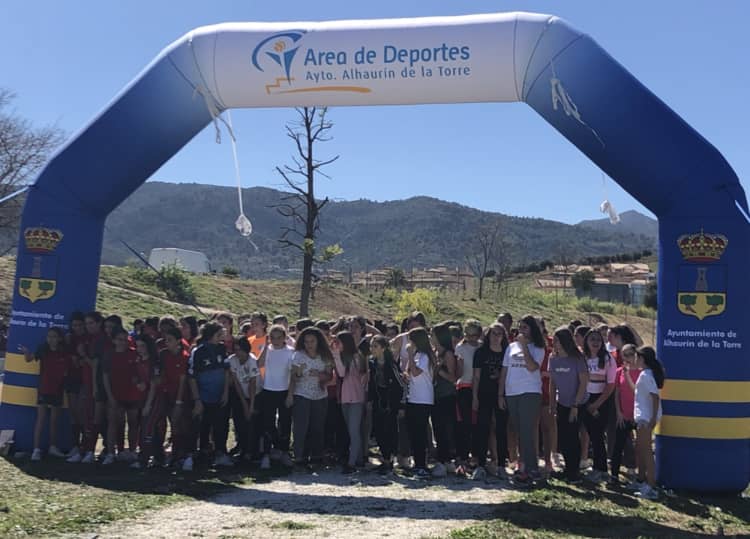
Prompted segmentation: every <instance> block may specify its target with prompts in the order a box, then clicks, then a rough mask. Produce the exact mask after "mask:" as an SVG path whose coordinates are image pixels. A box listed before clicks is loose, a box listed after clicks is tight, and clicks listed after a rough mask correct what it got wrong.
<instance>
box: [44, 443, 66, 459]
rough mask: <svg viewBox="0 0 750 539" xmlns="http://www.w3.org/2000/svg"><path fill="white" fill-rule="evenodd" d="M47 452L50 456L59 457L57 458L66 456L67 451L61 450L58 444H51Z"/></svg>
mask: <svg viewBox="0 0 750 539" xmlns="http://www.w3.org/2000/svg"><path fill="white" fill-rule="evenodd" d="M47 454H48V455H49V456H50V457H57V458H63V457H64V456H65V453H63V452H62V451H60V450H59V449H58V448H57V446H54V445H51V446H49V449H48V450H47Z"/></svg>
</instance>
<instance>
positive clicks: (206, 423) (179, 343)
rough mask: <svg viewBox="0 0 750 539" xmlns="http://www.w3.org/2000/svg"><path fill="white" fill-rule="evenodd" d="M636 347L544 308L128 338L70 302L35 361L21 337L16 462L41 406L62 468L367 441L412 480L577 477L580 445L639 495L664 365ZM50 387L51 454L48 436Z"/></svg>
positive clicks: (314, 455)
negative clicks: (63, 412) (34, 379)
mask: <svg viewBox="0 0 750 539" xmlns="http://www.w3.org/2000/svg"><path fill="white" fill-rule="evenodd" d="M638 344H641V343H640V342H639V338H638V336H637V334H635V332H634V331H633V330H632V329H631V328H630V327H629V326H628V325H617V326H614V327H611V328H610V327H607V326H605V325H599V326H597V327H593V328H590V327H586V326H584V325H583V324H581V323H580V321H574V322H571V324H570V325H569V326H564V327H560V328H558V329H556V330H555V331H554V332H553V333H552V334H551V335H550V334H548V333H547V330H546V327H545V324H544V320H543V319H541V318H536V317H534V316H531V315H526V316H524V317H522V318H521V319H520V320H519V322H518V324H517V326H515V327H514V325H513V319H512V316H511V315H510V314H507V313H505V314H501V315H500V316H499V317H498V319H497V321H495V322H493V323H491V324H490V325H489V326H488V327H483V326H482V324H481V323H480V322H478V321H477V320H472V319H470V320H467V321H466V322H465V323H460V322H457V321H446V322H442V323H439V324H436V325H434V326H432V327H431V328H429V329H428V326H427V321H426V320H425V317H424V315H423V314H422V313H420V312H414V313H412V314H411V315H410V316H409V317H408V318H407V319H405V320H404V321H403V322H402V324H401V325H400V326H399V325H397V324H383V323H381V322H380V321H378V322H373V323H371V322H370V321H368V320H366V319H365V318H364V317H361V316H357V317H349V318H347V317H341V318H340V319H338V320H336V321H332V322H329V321H323V320H321V321H317V322H314V321H313V320H310V319H303V320H299V321H298V322H297V323H296V324H295V325H294V326H293V327H292V328H291V329H290V328H289V324H288V321H287V319H286V318H285V317H284V316H277V317H276V318H274V319H273V320H272V321H271V323H269V320H268V317H267V316H266V315H265V314H264V313H261V312H256V313H252V314H250V315H247V316H244V317H241V318H240V320H239V331H238V332H236V334H235V331H234V318H233V316H232V315H231V314H229V313H221V314H218V315H216V316H215V317H214V318H213V319H212V320H210V321H206V320H196V319H195V318H194V317H185V318H181V319H179V320H176V319H175V318H172V317H169V316H167V317H163V318H161V319H159V318H156V317H154V318H149V319H146V320H145V321H142V320H136V321H135V323H134V330H133V331H132V332H130V333H129V332H127V331H126V330H125V329H124V328H123V324H122V320H121V319H120V317H118V316H116V315H112V316H108V317H106V318H103V317H102V315H101V314H100V313H98V312H91V313H87V314H85V315H84V314H82V313H73V315H72V316H71V319H70V332H69V333H68V334H65V333H64V332H63V330H62V329H60V328H50V330H49V332H48V334H47V338H46V342H45V343H43V344H42V345H41V346H40V347H39V348H38V349H37V351H36V352H35V353H34V354H32V353H31V352H30V350H28V349H27V348H25V347H21V348H22V351H23V353H24V354H25V355H26V359H27V361H33V360H35V359H36V360H38V361H40V362H41V372H40V383H39V390H38V405H39V406H38V416H37V422H36V426H35V430H34V451H33V453H32V460H39V459H41V458H42V451H41V447H40V441H41V439H42V433H43V430H44V428H45V426H46V422H47V416H48V415H49V416H50V417H49V419H50V435H49V440H50V445H49V448H48V450H47V453H48V454H49V455H51V456H57V457H63V456H65V457H66V458H67V460H68V462H71V463H78V462H80V463H93V462H95V461H96V460H97V457H96V456H95V449H96V446H97V442H98V439H99V436H101V437H102V441H103V445H104V451H103V452H102V454H101V455H100V459H101V463H102V464H103V465H110V464H112V463H114V462H115V461H125V462H129V463H130V466H131V467H132V468H144V467H149V466H153V465H172V466H179V467H180V468H181V469H182V470H184V471H190V470H192V469H193V467H194V466H195V465H196V464H197V463H205V462H209V463H210V462H211V461H212V462H213V465H214V466H233V465H234V464H235V463H237V462H241V461H245V460H247V461H251V462H252V461H256V462H259V463H260V468H261V469H268V468H270V467H271V462H272V461H274V460H277V461H280V462H281V463H282V464H283V465H285V466H300V467H312V468H316V467H318V466H320V465H322V464H323V463H324V462H326V461H328V462H330V461H331V460H333V461H339V462H340V463H341V465H342V472H343V473H346V474H350V473H356V472H357V471H359V470H363V469H370V468H371V466H370V465H369V457H370V446H371V444H370V440H371V437H372V436H374V439H375V441H376V445H377V447H378V448H379V453H380V454H379V461H380V463H379V466H377V471H378V472H381V473H389V472H390V471H391V470H392V469H393V466H394V461H396V463H397V464H398V465H399V466H400V467H402V468H403V469H404V470H405V471H406V472H407V473H409V474H411V475H413V476H414V477H416V478H426V477H430V476H433V477H442V476H445V475H447V474H448V473H456V474H459V475H464V476H470V477H471V478H473V479H484V478H486V477H487V475H488V474H490V473H491V474H495V475H497V476H499V477H501V478H503V479H509V480H511V481H513V482H514V483H515V484H519V485H524V484H535V483H536V482H537V481H540V480H544V479H546V478H547V477H549V476H550V475H552V476H553V477H556V478H558V479H561V480H564V481H568V482H571V483H577V482H580V481H581V480H582V478H581V469H582V468H584V469H585V465H586V462H587V456H588V453H589V448H590V449H591V452H592V453H593V467H592V470H591V471H590V473H589V474H588V478H589V479H590V480H593V481H596V482H601V481H609V482H610V483H612V484H617V485H619V484H620V467H621V463H622V462H623V455H624V459H625V460H626V465H627V466H628V468H632V467H634V465H635V464H637V469H638V471H637V477H636V478H635V479H634V480H633V481H631V483H630V484H629V485H628V487H632V488H633V489H635V490H636V491H637V495H640V496H643V497H646V498H655V497H657V496H658V492H657V490H656V489H655V478H654V460H653V453H652V435H653V429H654V427H655V425H656V423H657V422H658V420H659V418H660V416H661V403H660V399H659V390H660V388H661V387H663V384H664V375H665V373H664V369H663V367H662V365H661V363H660V362H659V361H658V360H657V358H656V354H655V352H654V349H653V348H651V347H648V346H640V347H637V345H638ZM65 397H66V398H67V403H68V408H69V410H70V418H71V429H72V432H71V434H72V449H71V450H70V452H69V453H67V454H63V452H62V451H60V449H58V447H57V443H56V442H57V439H58V432H57V423H58V421H57V420H58V416H59V412H60V409H61V406H62V405H63V400H64V398H65ZM230 418H231V420H232V421H231V422H232V424H233V426H234V431H235V440H236V442H237V446H236V447H235V448H234V449H233V450H232V451H228V450H227V439H228V434H229V426H230ZM126 423H127V430H126V429H125V424H126ZM633 431H635V432H636V440H635V444H633V440H632V434H633ZM126 433H127V444H126V443H125V442H126V441H125V434H126ZM433 441H434V443H433ZM167 446H169V447H170V448H171V450H170V451H169V454H167V452H166V451H165V447H167ZM290 449H291V452H290ZM560 454H561V455H562V460H563V461H564V465H561V462H560V456H559V455H560ZM540 456H541V458H542V459H543V462H544V465H543V467H540ZM211 459H212V460H211ZM412 459H413V465H412V464H411V460H412ZM428 460H434V465H433V466H432V468H431V469H430V468H428V465H427V463H428ZM608 463H609V465H610V468H609V472H608ZM509 468H510V469H512V471H513V473H512V476H509V475H508V469H509ZM555 468H561V469H559V470H556V469H555Z"/></svg>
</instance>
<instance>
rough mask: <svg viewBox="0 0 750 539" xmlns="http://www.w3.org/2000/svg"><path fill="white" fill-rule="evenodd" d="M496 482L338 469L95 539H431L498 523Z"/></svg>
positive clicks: (124, 525)
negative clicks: (269, 537) (494, 517)
mask: <svg viewBox="0 0 750 539" xmlns="http://www.w3.org/2000/svg"><path fill="white" fill-rule="evenodd" d="M509 492H510V490H508V486H507V484H506V483H503V482H500V481H499V480H496V479H490V480H489V481H488V482H484V481H482V482H475V481H469V480H467V479H459V478H455V477H454V478H446V479H442V480H427V481H425V480H414V479H410V478H407V477H402V476H388V477H381V476H378V475H376V474H373V473H360V474H355V475H354V476H345V475H342V474H341V473H340V472H339V471H338V470H326V471H321V472H319V473H316V474H311V473H294V474H292V475H290V476H287V477H284V478H281V479H275V480H273V481H270V482H267V483H254V484H250V485H247V486H242V487H234V488H233V489H232V490H231V491H229V492H226V493H222V494H220V495H218V496H215V497H213V498H211V499H209V500H205V501H195V502H188V503H182V504H178V505H175V506H171V507H168V508H165V509H161V510H158V511H153V512H150V513H147V514H145V515H143V516H142V517H140V518H138V519H135V520H125V521H118V522H115V523H112V524H109V525H107V526H105V527H103V528H101V529H99V530H97V531H96V532H94V533H93V534H91V533H89V534H87V535H85V536H83V537H88V538H91V537H92V536H93V537H97V536H98V537H101V538H119V537H122V538H127V539H137V538H148V539H156V538H162V537H164V538H170V539H172V538H175V537H210V538H220V537H221V538H230V537H263V536H267V535H268V534H271V535H272V536H273V537H306V538H307V537H352V538H357V539H363V538H368V537H430V536H444V535H446V534H447V533H448V532H449V531H450V530H452V529H456V528H463V527H466V526H470V525H472V524H476V523H477V522H478V521H481V520H485V519H488V518H491V517H492V515H493V511H494V508H495V507H496V505H497V504H498V503H500V502H502V501H503V500H505V499H506V498H507V496H508V494H509Z"/></svg>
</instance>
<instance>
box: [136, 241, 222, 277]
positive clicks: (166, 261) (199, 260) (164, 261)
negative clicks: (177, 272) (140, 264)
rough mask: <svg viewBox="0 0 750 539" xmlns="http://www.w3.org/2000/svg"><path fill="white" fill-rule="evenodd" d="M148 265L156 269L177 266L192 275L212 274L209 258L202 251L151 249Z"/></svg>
mask: <svg viewBox="0 0 750 539" xmlns="http://www.w3.org/2000/svg"><path fill="white" fill-rule="evenodd" d="M148 263H149V264H151V265H152V266H153V267H155V268H156V269H161V268H162V267H164V266H170V265H173V264H175V265H177V266H179V267H180V268H182V269H184V270H185V271H189V272H190V273H210V272H211V265H210V264H209V263H208V257H206V255H205V254H204V253H201V252H200V251H188V250H187V249H177V248H175V247H165V248H156V249H151V254H150V255H149V257H148Z"/></svg>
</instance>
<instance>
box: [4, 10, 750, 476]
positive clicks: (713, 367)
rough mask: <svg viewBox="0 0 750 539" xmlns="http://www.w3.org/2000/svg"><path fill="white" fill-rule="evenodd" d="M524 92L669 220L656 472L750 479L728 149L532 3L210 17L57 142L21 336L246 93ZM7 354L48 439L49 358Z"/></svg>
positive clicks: (333, 101)
mask: <svg viewBox="0 0 750 539" xmlns="http://www.w3.org/2000/svg"><path fill="white" fill-rule="evenodd" d="M503 101H504V102H509V101H523V102H525V103H528V104H529V105H530V106H531V107H532V108H533V109H534V110H535V111H536V112H537V113H539V114H540V115H541V116H542V117H543V118H545V119H546V120H547V121H548V122H549V123H550V124H552V125H553V126H554V127H555V128H556V129H557V130H558V131H560V133H562V134H563V135H564V136H565V137H566V138H567V139H568V140H570V141H571V142H572V143H573V144H575V145H576V146H577V147H578V148H579V149H580V150H581V151H582V152H583V153H585V154H586V155H587V156H588V157H589V158H590V159H591V160H592V161H593V162H594V163H596V164H597V165H598V166H599V167H600V168H601V169H602V170H603V171H604V172H606V173H607V174H608V175H609V176H610V177H612V178H613V179H615V180H616V181H617V182H618V183H619V184H620V185H621V186H622V187H623V188H624V189H625V190H626V191H628V192H629V193H630V194H631V195H632V196H633V197H635V198H636V199H638V200H639V201H640V202H641V203H642V204H643V205H644V206H646V207H647V208H649V209H650V210H651V211H652V212H653V213H654V214H656V216H657V217H658V219H659V274H658V278H659V289H658V290H659V291H658V301H659V313H658V339H657V340H658V344H657V346H658V354H659V357H660V358H661V359H662V361H663V362H664V364H665V365H666V368H667V373H668V380H667V383H666V386H665V388H664V390H663V395H662V396H663V399H664V417H663V419H662V421H661V424H660V427H659V430H658V434H657V442H656V443H657V446H656V447H657V475H658V480H659V481H660V482H661V483H662V484H665V485H667V486H670V487H677V488H680V487H684V488H691V489H699V490H711V491H726V490H730V491H739V490H742V489H744V488H745V487H746V486H747V484H748V480H750V361H749V359H750V357H748V356H749V354H748V346H750V341H749V340H748V333H750V315H749V314H748V313H750V309H749V308H748V305H750V280H748V279H747V273H746V272H747V267H748V253H749V252H750V225H749V224H748V217H747V212H748V206H747V200H746V198H745V193H744V191H743V189H742V187H741V186H740V183H739V181H738V179H737V176H736V175H735V173H734V172H733V171H732V169H731V168H730V166H729V165H728V164H727V162H726V161H725V160H724V158H723V157H722V155H721V154H720V153H719V152H718V151H717V150H716V149H715V148H714V147H713V146H712V145H711V144H709V143H708V142H707V141H706V140H705V139H703V138H702V137H701V136H700V135H699V134H698V133H696V132H695V131H694V130H693V129H692V128H691V127H690V126H689V125H687V124H686V123H685V122H684V121H683V120H682V119H681V118H680V117H679V116H677V114H675V113H674V112H673V111H672V110H671V109H669V107H667V106H666V105H665V104H664V103H663V102H662V101H660V100H659V99H658V98H657V97H656V96H655V95H653V94H652V93H651V92H650V91H649V90H648V89H647V88H645V87H644V86H643V85H642V84H641V83H640V82H639V81H638V80H637V79H636V78H635V77H633V76H632V75H631V74H630V73H628V72H627V71H626V70H625V69H624V68H623V67H622V66H621V65H620V64H618V63H617V62H616V61H615V60H614V59H612V58H611V57H610V56H609V55H608V54H607V53H606V52H605V51H604V50H603V49H602V48H601V47H599V46H598V45H597V44H596V43H595V42H594V41H593V40H592V39H591V38H590V37H588V36H587V35H585V34H582V33H581V32H579V31H577V30H575V29H574V28H572V27H571V26H569V25H568V24H567V23H565V22H564V21H562V20H560V19H558V18H556V17H552V16H548V15H537V14H528V13H507V14H490V15H475V16H462V17H435V18H419V19H399V20H374V21H341V22H324V23H311V22H299V23H237V24H221V25H216V26H208V27H203V28H199V29H197V30H195V31H193V32H190V33H189V34H187V35H186V36H184V37H182V38H181V39H179V40H177V41H176V42H174V43H173V44H172V45H170V46H169V47H167V48H166V49H165V50H164V51H163V52H162V53H161V54H159V56H158V57H157V58H156V59H155V60H154V61H153V62H152V63H151V64H150V65H149V66H148V67H147V68H146V69H145V70H144V71H143V72H142V73H140V74H139V75H138V76H137V77H136V78H135V79H134V80H133V82H131V83H130V84H129V85H128V86H127V87H126V88H125V89H124V90H123V91H122V93H120V94H119V95H118V96H117V97H116V98H115V99H114V100H113V101H112V103H111V104H110V105H108V106H107V107H106V108H105V109H104V110H103V111H102V112H101V113H100V114H99V115H98V116H97V117H96V118H94V120H93V121H92V122H91V123H90V124H88V125H87V126H86V127H84V128H83V130H81V131H80V132H79V133H78V134H76V135H75V136H74V137H73V138H72V139H71V140H70V141H68V143H67V144H66V145H65V146H64V147H63V148H62V149H61V150H60V151H59V152H58V153H57V155H55V156H54V158H53V159H51V160H50V162H49V163H48V164H47V166H46V167H45V168H44V170H43V171H42V173H41V174H40V175H39V177H38V179H37V180H36V183H35V184H34V186H33V188H32V189H31V190H30V192H29V195H28V199H27V202H26V208H25V210H24V214H23V220H22V228H21V235H20V244H19V249H18V262H17V270H16V281H15V287H16V288H15V290H14V298H13V312H12V321H11V324H12V329H11V332H10V342H9V350H11V351H15V350H17V347H18V345H19V344H25V345H27V346H33V345H34V344H36V343H39V342H41V341H42V340H43V338H44V334H45V332H46V328H47V327H48V326H49V325H65V324H66V323H67V317H68V315H69V313H70V312H71V311H73V310H89V309H92V308H93V307H94V305H95V300H96V286H97V279H98V271H99V260H100V254H101V245H102V230H103V226H104V221H105V219H106V217H107V215H108V214H109V213H110V212H111V211H112V210H113V209H114V208H115V207H116V206H117V205H118V204H120V203H121V202H122V201H123V200H125V198H127V197H128V195H130V193H132V192H133V191H134V190H135V189H137V188H138V186H140V185H141V184H142V183H143V182H144V181H146V179H147V178H148V177H149V176H150V175H151V174H152V173H153V172H154V171H156V170H157V169H158V168H159V167H160V166H161V165H162V164H163V163H164V162H165V161H167V160H168V159H169V158H170V157H171V156H173V155H174V154H175V153H177V151H179V149H180V148H182V147H183V146H184V145H185V144H186V143H187V142H188V141H189V140H190V139H191V138H192V137H193V136H195V134H196V133H198V132H199V131H200V130H201V129H203V128H204V127H206V125H208V124H209V123H210V122H211V121H212V119H213V118H214V117H215V116H216V115H217V114H219V113H220V112H221V111H223V110H225V109H228V108H234V107H291V106H305V105H334V106H346V105H389V104H416V103H461V102H503ZM35 368H36V367H35V366H34V365H33V364H31V365H27V364H26V363H24V362H23V359H22V357H21V356H20V355H19V354H16V353H11V354H9V355H8V358H7V367H6V369H7V370H6V374H5V386H4V387H3V391H2V405H1V406H0V428H2V429H14V430H15V431H16V444H17V447H18V448H20V449H28V448H29V447H30V445H31V430H32V426H33V419H34V415H35V409H34V405H35V403H36V389H35V388H36V386H37V375H38V371H37V370H35Z"/></svg>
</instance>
